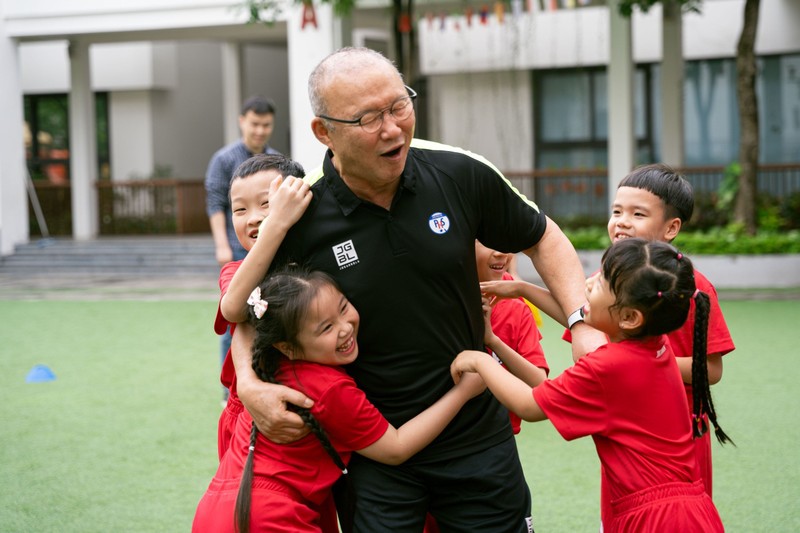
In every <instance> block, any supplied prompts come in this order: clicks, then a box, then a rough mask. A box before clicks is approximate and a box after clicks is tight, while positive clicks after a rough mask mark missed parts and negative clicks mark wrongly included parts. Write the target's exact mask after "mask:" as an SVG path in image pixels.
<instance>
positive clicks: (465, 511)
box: [336, 438, 533, 533]
mask: <svg viewBox="0 0 800 533" xmlns="http://www.w3.org/2000/svg"><path fill="white" fill-rule="evenodd" d="M412 462H413V461H412ZM348 472H349V473H348V475H347V477H350V479H349V480H344V479H343V480H340V481H343V482H342V483H340V484H339V485H338V486H337V489H336V495H337V500H336V504H337V509H338V511H339V519H340V521H341V523H342V530H343V531H344V532H345V533H350V531H352V532H353V533H375V532H378V531H392V532H399V533H406V532H408V533H420V532H422V531H423V527H424V525H425V517H426V515H427V513H428V512H430V513H431V514H432V515H433V516H434V517H435V518H436V521H437V522H438V524H439V529H440V530H441V532H442V533H448V532H458V533H470V532H475V533H478V532H480V533H531V532H532V531H533V522H532V519H531V495H530V491H529V490H528V484H527V482H526V481H525V477H524V474H523V472H522V465H521V464H520V461H519V455H518V454H517V446H516V442H515V441H514V439H513V438H510V439H508V440H506V441H505V442H503V443H501V444H499V445H497V446H493V447H491V448H489V449H486V450H482V451H480V452H477V453H474V454H472V455H468V456H464V457H458V458H454V459H448V460H443V461H437V462H431V463H425V464H411V465H399V466H388V465H383V464H380V463H376V462H374V461H370V460H369V459H365V458H364V457H362V456H360V455H358V454H353V457H352V459H351V460H350V465H349V466H348ZM352 494H355V499H354V500H353V499H351V498H352ZM350 515H352V519H351V518H350ZM351 526H352V529H351Z"/></svg>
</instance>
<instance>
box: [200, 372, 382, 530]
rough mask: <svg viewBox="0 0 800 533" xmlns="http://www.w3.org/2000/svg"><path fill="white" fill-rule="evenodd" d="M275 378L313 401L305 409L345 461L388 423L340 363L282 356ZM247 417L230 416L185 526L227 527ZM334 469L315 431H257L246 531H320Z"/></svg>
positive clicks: (245, 446)
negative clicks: (270, 434)
mask: <svg viewBox="0 0 800 533" xmlns="http://www.w3.org/2000/svg"><path fill="white" fill-rule="evenodd" d="M276 378H277V380H278V381H279V382H280V383H283V384H285V385H287V386H289V387H292V388H295V389H297V390H301V391H303V392H304V393H305V394H306V395H308V396H309V397H310V398H313V399H314V407H312V408H311V413H312V414H313V415H314V417H315V418H316V419H317V421H319V423H320V425H321V426H322V427H323V428H324V430H325V433H326V434H327V436H328V438H329V439H330V441H331V443H332V444H333V447H334V448H335V449H336V450H337V452H338V453H339V455H340V457H341V458H342V460H343V461H344V462H345V464H346V463H347V462H348V461H349V459H350V455H351V452H352V451H354V450H360V449H362V448H365V447H367V446H369V445H371V444H373V443H374V442H375V441H377V440H378V439H380V438H381V437H382V436H383V434H384V433H385V432H386V429H387V428H388V425H389V423H388V422H387V421H386V419H385V418H383V416H382V415H381V414H380V412H378V410H377V409H376V408H375V406H373V405H372V404H371V403H370V402H369V400H367V398H366V395H365V394H364V392H363V391H361V390H360V389H359V388H358V387H356V384H355V382H354V381H353V379H352V378H351V377H350V376H348V375H347V373H345V371H344V370H343V369H342V368H340V367H333V366H326V365H320V364H316V363H309V362H305V361H293V362H290V361H288V360H286V361H283V362H282V364H281V366H280V369H279V371H278V375H277V376H276ZM251 422H252V419H251V418H250V415H249V414H248V413H247V411H243V412H242V415H241V416H239V417H238V418H237V420H236V424H235V427H234V433H233V438H232V439H231V441H230V446H229V448H228V450H227V452H226V453H225V455H224V456H223V458H222V460H221V461H220V465H219V468H218V470H217V473H216V475H215V476H214V479H213V480H212V481H211V484H210V485H209V487H208V490H207V491H206V493H205V495H203V497H202V498H201V500H200V503H199V504H198V507H197V512H196V514H195V518H194V523H193V524H192V531H195V532H198V533H199V532H207V531H214V532H219V533H225V532H230V533H234V531H235V528H234V508H235V504H236V497H237V494H238V491H239V482H240V480H241V477H242V472H243V469H244V463H245V461H246V459H247V455H248V448H249V445H250V428H251ZM340 475H342V472H341V470H339V468H338V467H337V466H336V464H335V463H334V462H333V460H332V459H331V457H330V456H329V455H328V453H327V452H326V451H325V450H324V449H323V447H322V444H321V443H320V441H319V439H318V438H317V436H316V435H314V434H309V435H306V436H305V437H304V438H302V439H300V440H299V441H297V442H293V443H291V444H286V445H280V444H274V443H272V442H270V441H269V440H267V439H266V438H265V437H264V436H263V435H261V434H259V435H258V442H257V443H256V446H255V456H254V458H253V485H252V488H253V492H252V506H251V512H250V530H251V531H280V532H287V533H289V532H292V533H298V532H319V531H322V526H321V522H320V509H321V508H322V507H323V504H326V503H327V502H328V501H329V496H330V492H331V487H332V485H333V484H334V482H335V481H336V480H337V479H338V478H339V476H340Z"/></svg>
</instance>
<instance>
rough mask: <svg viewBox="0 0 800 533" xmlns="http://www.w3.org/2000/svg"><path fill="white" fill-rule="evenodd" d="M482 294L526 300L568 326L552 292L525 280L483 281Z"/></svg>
mask: <svg viewBox="0 0 800 533" xmlns="http://www.w3.org/2000/svg"><path fill="white" fill-rule="evenodd" d="M481 292H483V293H485V294H492V295H495V296H499V297H500V298H520V297H521V298H525V299H526V300H528V301H529V302H531V303H532V304H533V305H535V306H536V307H538V308H539V309H541V310H542V311H543V312H544V313H546V314H547V315H549V316H550V317H552V318H553V320H555V321H556V322H558V323H559V324H561V325H562V326H564V327H566V326H567V317H566V316H565V315H564V311H562V310H561V306H560V305H559V304H558V302H557V301H556V299H555V298H553V295H552V294H550V291H549V290H547V289H545V288H544V287H539V286H538V285H534V284H533V283H528V282H527V281H523V280H502V281H482V282H481Z"/></svg>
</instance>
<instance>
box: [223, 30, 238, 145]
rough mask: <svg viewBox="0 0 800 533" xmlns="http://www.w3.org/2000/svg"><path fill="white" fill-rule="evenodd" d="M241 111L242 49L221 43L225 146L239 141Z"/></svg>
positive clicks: (233, 43) (236, 44)
mask: <svg viewBox="0 0 800 533" xmlns="http://www.w3.org/2000/svg"><path fill="white" fill-rule="evenodd" d="M241 109H242V49H241V47H240V46H239V44H238V43H235V42H224V43H222V110H223V111H222V119H223V121H224V124H225V144H229V143H232V142H234V141H235V140H237V139H239V138H240V137H241V136H242V134H241V132H240V131H239V112H240V111H241Z"/></svg>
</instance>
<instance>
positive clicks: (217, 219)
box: [208, 211, 233, 266]
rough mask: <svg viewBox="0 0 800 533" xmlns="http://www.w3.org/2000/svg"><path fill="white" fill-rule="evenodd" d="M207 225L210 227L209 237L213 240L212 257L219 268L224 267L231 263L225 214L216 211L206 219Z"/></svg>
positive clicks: (231, 257) (231, 251) (231, 255)
mask: <svg viewBox="0 0 800 533" xmlns="http://www.w3.org/2000/svg"><path fill="white" fill-rule="evenodd" d="M208 224H209V226H211V236H212V237H213V238H214V256H215V257H216V259H217V263H219V266H223V265H226V264H228V263H230V262H231V261H233V250H231V245H230V244H229V243H228V230H227V228H226V224H225V212H224V211H217V212H216V213H214V214H213V215H211V216H209V217H208Z"/></svg>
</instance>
